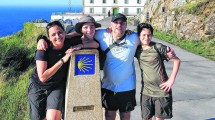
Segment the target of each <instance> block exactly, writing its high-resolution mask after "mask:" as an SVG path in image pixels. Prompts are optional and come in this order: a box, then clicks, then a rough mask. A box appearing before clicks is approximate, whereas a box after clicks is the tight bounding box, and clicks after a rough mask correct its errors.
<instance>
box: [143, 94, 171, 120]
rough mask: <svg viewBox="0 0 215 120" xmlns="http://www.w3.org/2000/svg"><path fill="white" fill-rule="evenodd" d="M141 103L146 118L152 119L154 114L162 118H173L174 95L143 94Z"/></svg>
mask: <svg viewBox="0 0 215 120" xmlns="http://www.w3.org/2000/svg"><path fill="white" fill-rule="evenodd" d="M140 104H141V111H142V118H144V119H150V118H152V117H153V116H155V117H158V118H162V119H170V118H172V96H169V97H150V96H147V95H143V94H142V95H141V100H140Z"/></svg>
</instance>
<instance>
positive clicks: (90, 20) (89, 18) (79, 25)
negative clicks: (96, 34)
mask: <svg viewBox="0 0 215 120" xmlns="http://www.w3.org/2000/svg"><path fill="white" fill-rule="evenodd" d="M85 23H93V24H94V25H95V27H96V28H98V27H101V24H100V23H97V22H96V21H95V19H94V18H93V17H92V16H89V15H87V16H83V17H81V18H80V20H79V22H78V23H77V24H76V25H75V31H76V32H77V33H79V34H82V32H81V28H82V26H83V25H84V24H85Z"/></svg>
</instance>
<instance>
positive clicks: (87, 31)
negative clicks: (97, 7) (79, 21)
mask: <svg viewBox="0 0 215 120" xmlns="http://www.w3.org/2000/svg"><path fill="white" fill-rule="evenodd" d="M95 31H96V27H95V25H94V23H85V24H84V25H83V26H82V28H81V32H82V33H83V35H84V36H86V37H88V38H93V37H94V35H95Z"/></svg>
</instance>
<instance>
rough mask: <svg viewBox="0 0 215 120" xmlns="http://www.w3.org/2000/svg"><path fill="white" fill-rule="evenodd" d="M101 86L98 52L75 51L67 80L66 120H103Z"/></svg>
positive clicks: (91, 50)
mask: <svg viewBox="0 0 215 120" xmlns="http://www.w3.org/2000/svg"><path fill="white" fill-rule="evenodd" d="M100 84H101V82H100V69H99V54H98V51H97V50H96V49H87V50H79V51H75V52H74V53H73V54H72V56H71V60H70V67H69V73H68V79H67V88H66V98H65V99H66V104H65V117H64V118H65V120H103V112H102V105H101V85H100Z"/></svg>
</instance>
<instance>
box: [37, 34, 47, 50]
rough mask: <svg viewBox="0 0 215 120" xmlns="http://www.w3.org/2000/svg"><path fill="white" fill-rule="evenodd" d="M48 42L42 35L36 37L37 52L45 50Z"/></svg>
mask: <svg viewBox="0 0 215 120" xmlns="http://www.w3.org/2000/svg"><path fill="white" fill-rule="evenodd" d="M49 42H50V41H49V40H48V38H47V37H46V36H44V35H39V36H38V37H37V49H38V50H46V49H47V48H48V43H49Z"/></svg>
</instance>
